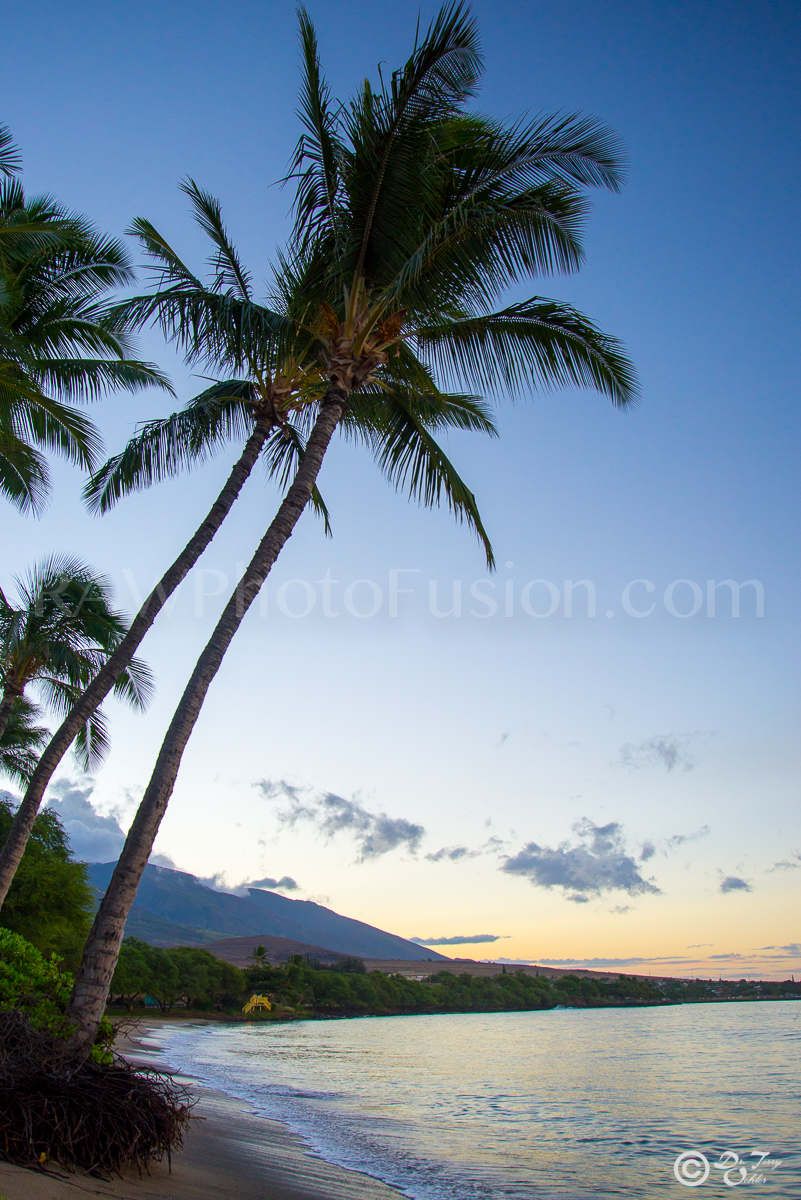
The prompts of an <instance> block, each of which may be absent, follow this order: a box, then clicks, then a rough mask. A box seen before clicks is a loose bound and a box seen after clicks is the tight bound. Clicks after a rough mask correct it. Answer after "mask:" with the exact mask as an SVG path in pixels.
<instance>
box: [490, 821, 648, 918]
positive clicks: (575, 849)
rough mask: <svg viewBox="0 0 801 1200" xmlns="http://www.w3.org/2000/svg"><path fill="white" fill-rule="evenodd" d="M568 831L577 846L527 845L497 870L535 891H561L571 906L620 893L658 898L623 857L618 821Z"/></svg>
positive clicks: (632, 862)
mask: <svg viewBox="0 0 801 1200" xmlns="http://www.w3.org/2000/svg"><path fill="white" fill-rule="evenodd" d="M573 831H574V833H575V834H576V838H577V840H576V842H574V843H573V844H572V845H571V844H570V843H569V842H562V843H561V844H560V845H559V846H557V847H555V848H551V847H548V846H540V845H538V844H537V842H529V843H528V844H527V845H525V846H524V847H523V849H522V850H520V851H519V852H518V853H517V854H515V855H513V856H511V857H509V858H507V859H506V861H505V862H504V863H503V865H502V867H501V870H502V871H505V872H506V873H507V874H509V875H523V876H524V877H525V878H526V879H528V880H529V881H530V882H531V883H533V884H534V885H535V886H536V887H544V888H562V889H563V890H564V891H565V893H567V898H568V899H569V900H571V901H573V903H575V904H583V903H585V902H586V901H587V900H588V899H589V898H590V897H591V896H599V895H601V893H602V892H609V891H623V892H627V893H628V894H629V895H630V896H636V895H641V894H643V893H646V892H650V893H652V894H658V893H659V888H658V887H656V885H655V884H653V883H652V882H651V881H650V880H648V879H645V878H644V877H643V876H642V875H641V874H640V871H639V868H638V866H637V863H636V862H635V860H634V859H633V858H632V857H631V855H630V854H627V853H626V851H625V847H624V844H623V831H622V828H621V826H620V825H619V824H618V822H617V821H610V822H609V824H607V825H595V824H594V823H593V822H592V821H590V820H588V819H586V818H585V819H584V820H583V821H579V822H578V823H577V824H576V825H574V826H573Z"/></svg>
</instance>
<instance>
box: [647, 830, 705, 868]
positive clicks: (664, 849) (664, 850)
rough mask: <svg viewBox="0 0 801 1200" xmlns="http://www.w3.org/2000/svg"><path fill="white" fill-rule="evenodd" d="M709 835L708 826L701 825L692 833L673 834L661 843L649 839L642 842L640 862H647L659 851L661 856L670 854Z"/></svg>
mask: <svg viewBox="0 0 801 1200" xmlns="http://www.w3.org/2000/svg"><path fill="white" fill-rule="evenodd" d="M708 833H709V826H708V825H701V827H700V828H699V829H696V830H694V831H693V832H692V833H674V834H671V836H670V837H668V838H664V839H663V840H662V841H661V842H658V843H657V842H653V841H651V840H650V839H648V840H647V841H645V842H643V844H642V847H641V849H640V862H648V860H649V859H650V858H653V857H654V855H655V854H656V853H657V851H659V852H660V853H661V854H663V855H668V854H671V853H672V852H673V851H674V850H678V849H679V847H680V846H684V845H685V844H686V843H687V842H695V841H697V839H698V838H702V837H706V836H707V834H708Z"/></svg>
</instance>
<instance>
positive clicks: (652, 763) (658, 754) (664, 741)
mask: <svg viewBox="0 0 801 1200" xmlns="http://www.w3.org/2000/svg"><path fill="white" fill-rule="evenodd" d="M695 736H696V735H695V734H689V733H680V734H676V733H664V734H655V735H654V737H650V738H646V739H645V741H642V742H626V743H625V745H623V746H621V747H620V759H619V762H620V765H621V766H623V767H629V768H631V769H633V770H639V769H641V768H642V767H664V769H665V770H666V771H674V770H676V769H677V768H679V769H680V770H682V771H691V770H692V768H693V767H694V766H695V763H694V761H693V760H692V758H691V757H690V754H689V750H688V747H689V744H690V742H691V740H692V738H693V737H695Z"/></svg>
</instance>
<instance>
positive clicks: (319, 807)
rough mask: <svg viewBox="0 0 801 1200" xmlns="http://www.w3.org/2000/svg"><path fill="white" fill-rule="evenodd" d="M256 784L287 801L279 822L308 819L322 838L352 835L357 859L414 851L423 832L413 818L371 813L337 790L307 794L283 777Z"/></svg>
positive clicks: (274, 797)
mask: <svg viewBox="0 0 801 1200" xmlns="http://www.w3.org/2000/svg"><path fill="white" fill-rule="evenodd" d="M255 786H256V787H257V788H258V789H259V791H260V792H261V793H262V795H263V796H264V797H265V798H266V799H268V800H277V799H280V800H283V801H285V802H286V804H285V807H284V808H283V809H282V810H280V811H279V813H278V820H279V821H280V822H281V824H282V825H288V826H290V827H294V826H295V825H297V824H298V823H299V822H301V821H307V822H309V823H310V824H314V825H316V826H317V828H318V829H319V830H320V832H321V833H322V834H323V836H324V837H327V838H333V837H336V836H337V835H338V834H342V833H344V834H348V835H349V836H351V837H352V838H353V839H354V840H355V842H356V846H357V849H358V859H359V862H366V861H367V860H368V859H373V858H380V857H381V856H382V855H384V854H389V853H390V852H391V851H392V850H397V849H406V850H408V851H409V853H410V854H416V853H417V851H418V850H419V848H420V842H421V841H422V839H423V836H424V834H425V829H424V828H423V826H422V825H418V824H416V823H415V822H414V821H408V820H406V818H405V817H390V816H388V815H387V814H386V813H383V812H381V813H374V812H370V811H369V810H368V809H366V808H364V806H363V805H361V804H358V803H357V802H356V801H355V800H348V799H346V797H344V796H338V795H337V794H336V792H320V793H313V792H311V793H310V792H309V791H308V789H306V788H300V787H296V786H294V785H292V784H288V783H286V782H285V781H284V780H279V781H278V782H273V781H271V780H266V779H262V780H259V781H257V783H256V785H255Z"/></svg>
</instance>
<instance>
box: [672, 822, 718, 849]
mask: <svg viewBox="0 0 801 1200" xmlns="http://www.w3.org/2000/svg"><path fill="white" fill-rule="evenodd" d="M709 832H710V830H709V826H708V825H701V826H699V828H698V829H696V830H695V831H694V832H693V833H674V834H673V835H672V837H669V838H668V839H667V840H666V842H665V853H666V854H667V853H669V852H670V851H671V850H678V848H679V846H683V845H685V843H686V842H696V841H698V839H699V838H703V837H707V836H708V834H709Z"/></svg>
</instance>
